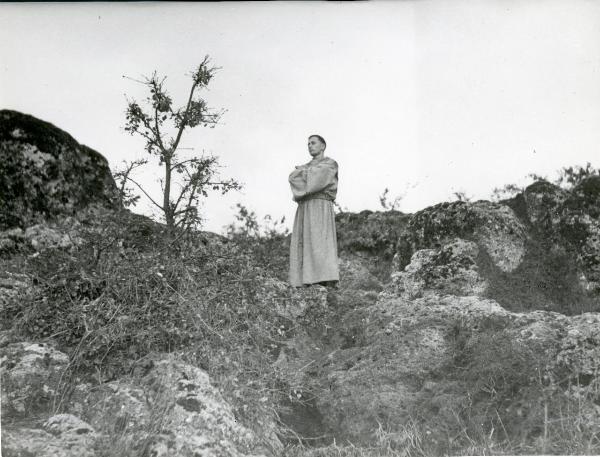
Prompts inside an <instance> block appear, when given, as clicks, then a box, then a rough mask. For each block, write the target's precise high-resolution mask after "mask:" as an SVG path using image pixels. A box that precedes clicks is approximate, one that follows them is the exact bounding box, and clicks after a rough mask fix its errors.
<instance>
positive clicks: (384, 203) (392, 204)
mask: <svg viewBox="0 0 600 457" xmlns="http://www.w3.org/2000/svg"><path fill="white" fill-rule="evenodd" d="M389 191H390V190H389V189H388V188H387V187H386V188H385V189H384V190H383V193H382V194H381V195H380V196H379V204H380V205H381V207H382V208H383V209H385V210H388V211H389V210H392V211H394V210H397V209H398V208H400V203H401V202H402V199H403V198H404V195H397V196H396V197H395V198H394V200H393V201H389V200H388V198H389V197H388V193H389Z"/></svg>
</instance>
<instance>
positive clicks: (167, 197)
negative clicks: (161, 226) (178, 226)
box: [163, 153, 175, 229]
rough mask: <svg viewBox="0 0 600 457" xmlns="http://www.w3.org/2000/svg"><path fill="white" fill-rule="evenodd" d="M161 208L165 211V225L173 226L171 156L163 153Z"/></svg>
mask: <svg viewBox="0 0 600 457" xmlns="http://www.w3.org/2000/svg"><path fill="white" fill-rule="evenodd" d="M163 197H164V200H163V208H164V211H165V220H166V222H167V227H169V228H170V229H172V228H173V227H174V226H175V218H174V215H173V208H171V156H170V155H169V154H168V153H167V154H165V191H164V196H163Z"/></svg>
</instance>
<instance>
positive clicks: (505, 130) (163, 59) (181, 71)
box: [0, 0, 600, 232]
mask: <svg viewBox="0 0 600 457" xmlns="http://www.w3.org/2000/svg"><path fill="white" fill-rule="evenodd" d="M206 54H209V55H210V56H211V58H212V62H213V63H214V64H215V65H217V66H219V67H222V68H221V70H219V72H218V73H217V74H216V76H215V78H214V79H213V81H212V82H211V84H210V90H209V92H206V93H205V94H204V95H205V98H206V99H207V101H208V102H209V105H210V106H213V107H215V108H226V109H227V110H228V111H227V113H226V114H225V116H224V117H223V122H222V124H221V125H219V126H217V127H216V128H215V129H203V128H201V127H199V128H196V129H193V130H191V131H189V132H188V133H187V135H186V136H184V138H183V141H182V146H184V147H190V148H194V150H195V152H196V153H198V154H200V153H202V151H203V150H204V151H206V152H209V153H213V154H216V155H218V156H219V157H220V162H221V164H222V165H223V166H224V168H223V169H222V176H223V177H234V178H236V179H238V180H240V181H242V182H243V183H244V184H245V188H244V190H243V193H237V192H234V193H231V194H229V195H227V196H226V197H222V196H220V195H219V194H215V195H212V196H210V197H209V199H208V200H207V201H206V202H205V204H204V205H203V212H204V213H205V215H206V218H207V221H206V225H205V228H206V229H208V230H213V231H216V232H220V231H221V230H222V228H223V226H224V225H225V224H227V223H229V222H230V221H231V220H232V219H233V215H234V213H235V210H234V208H233V207H234V206H235V204H236V203H237V202H240V203H243V204H244V205H246V206H247V207H249V208H250V209H253V210H255V211H256V212H257V214H258V215H259V216H260V217H262V216H264V215H265V214H271V215H273V216H274V217H281V216H284V215H285V216H286V225H287V227H288V228H291V226H292V222H293V216H294V213H295V209H296V203H294V202H293V201H292V198H291V191H290V189H289V185H288V181H287V178H288V174H289V173H290V172H291V170H293V168H294V165H297V164H300V163H305V162H306V161H308V160H310V156H309V155H308V152H307V149H306V138H307V136H308V135H309V134H312V133H318V134H321V135H322V136H323V137H325V139H326V140H327V144H328V147H327V150H326V152H325V154H326V155H328V156H331V157H333V158H334V159H336V160H337V161H338V163H339V166H340V171H339V179H340V181H339V192H338V203H339V204H340V205H341V206H342V207H343V208H347V209H348V210H349V211H360V210H363V209H371V210H377V209H380V205H379V199H378V196H379V195H380V194H381V193H382V192H383V190H384V188H385V187H389V189H390V194H391V195H392V196H394V195H400V194H403V195H404V198H403V200H402V203H401V206H400V209H401V210H403V211H406V212H413V211H416V210H419V209H421V208H423V207H426V206H428V205H432V204H435V203H438V202H440V201H444V200H448V199H451V198H452V194H453V192H456V191H464V192H466V194H467V195H468V196H471V197H474V198H487V197H489V195H490V194H491V192H492V190H493V189H494V188H495V187H499V186H502V185H504V184H506V183H513V182H516V183H523V182H524V181H523V179H522V178H523V177H524V176H525V175H526V174H528V173H531V172H535V173H537V174H542V175H549V176H553V175H554V172H555V171H556V170H558V169H559V168H561V167H563V166H566V165H572V164H582V165H583V164H585V163H586V162H588V161H590V162H592V164H593V165H595V166H600V148H599V145H600V2H596V1H592V0H590V1H583V0H582V1H577V0H564V1H542V0H540V1H524V0H519V1H509V0H502V1H472V0H471V1H465V2H462V1H441V0H440V1H426V0H422V1H414V2H411V1H406V2H391V1H390V2H384V1H371V2H355V3H338V2H334V3H325V2H279V3H277V2H271V3H257V2H256V3H242V2H239V3H153V2H149V3H143V2H139V3H125V4H123V3H121V4H119V3H81V4H73V3H64V4H58V3H51V4H42V3H30V4H23V3H13V4H10V3H2V4H0V65H1V71H0V107H1V108H8V109H14V110H18V111H22V112H24V113H28V114H32V115H34V116H36V117H38V118H41V119H43V120H46V121H49V122H51V123H53V124H55V125H56V126H58V127H60V128H62V129H64V130H66V131H67V132H69V133H70V134H71V135H72V136H73V137H74V138H75V139H76V140H78V141H79V142H80V143H83V144H86V145H88V146H90V147H92V148H94V149H96V150H97V151H99V152H100V153H102V154H103V155H104V156H105V157H106V158H107V159H108V161H109V163H110V165H111V167H112V168H115V167H118V166H119V164H120V162H121V161H122V160H132V159H136V158H140V157H144V154H145V153H144V150H143V145H144V143H143V141H142V140H140V139H138V138H134V137H131V136H129V135H128V134H127V133H126V132H125V131H124V130H123V126H124V121H125V116H124V112H125V107H126V99H125V94H127V95H128V96H130V97H134V98H136V99H138V100H140V101H141V100H143V99H144V97H145V96H146V95H147V94H146V93H145V92H144V87H143V86H141V85H140V84H138V83H136V82H134V81H132V80H130V79H127V78H123V77H122V75H127V76H129V77H131V78H140V77H141V76H142V75H150V74H151V73H152V72H153V71H154V70H156V71H157V72H158V73H159V74H160V75H164V76H167V80H166V87H167V90H168V91H169V93H170V94H171V95H172V96H173V98H174V101H175V104H176V105H181V104H183V103H184V102H185V99H186V96H187V93H188V91H189V87H190V85H191V84H190V79H189V72H190V71H191V70H193V69H194V68H195V67H196V66H197V65H198V64H199V63H200V61H201V60H202V58H203V57H204V56H205V55H206ZM158 176H159V175H158V167H156V166H153V167H151V168H148V169H147V170H146V171H140V172H139V174H138V178H139V179H140V180H141V181H143V182H144V183H145V185H146V186H147V187H148V188H149V189H150V190H151V191H153V192H154V193H155V195H156V192H160V189H159V187H158V184H157V183H156V181H157V178H158ZM138 211H140V212H144V211H147V208H146V205H141V206H140V207H139V209H138Z"/></svg>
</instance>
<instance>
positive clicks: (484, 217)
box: [394, 200, 527, 272]
mask: <svg viewBox="0 0 600 457" xmlns="http://www.w3.org/2000/svg"><path fill="white" fill-rule="evenodd" d="M455 238H461V239H465V240H469V241H473V242H475V243H477V245H478V246H479V247H480V248H481V249H483V250H484V251H485V252H486V253H487V255H488V256H489V257H490V258H491V259H492V262H493V263H494V265H495V266H496V267H498V268H499V269H500V270H502V271H504V272H510V271H513V270H514V269H515V268H517V267H518V266H519V264H520V263H521V260H522V259H523V256H524V255H525V242H526V239H527V232H526V229H525V226H524V225H523V223H522V222H521V221H519V219H518V218H517V216H516V215H515V213H514V212H513V210H512V209H511V208H509V207H508V206H506V205H503V204H500V203H492V202H488V201H483V200H482V201H478V202H473V203H471V202H463V201H457V202H452V203H447V202H446V203H440V204H438V205H435V206H432V207H429V208H426V209H424V210H422V211H419V212H418V213H415V214H414V215H412V217H411V218H410V222H409V223H408V224H407V226H406V227H405V228H404V230H403V232H402V234H401V235H400V239H399V241H398V252H397V254H396V258H395V264H394V268H395V269H396V270H400V269H402V268H404V267H405V266H406V265H408V263H410V258H411V256H412V254H413V253H414V252H416V251H418V250H421V249H434V248H439V247H441V246H442V245H444V244H446V243H447V242H448V241H450V240H452V239H455Z"/></svg>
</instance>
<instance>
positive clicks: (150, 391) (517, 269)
mask: <svg viewBox="0 0 600 457" xmlns="http://www.w3.org/2000/svg"><path fill="white" fill-rule="evenodd" d="M30 120H31V119H30ZM31 122H32V123H33V124H34V125H35V121H34V120H31ZM37 122H40V125H42V126H45V127H46V128H49V127H48V125H49V124H46V123H42V122H41V121H37ZM0 130H1V131H8V132H14V131H15V127H14V126H11V127H10V128H6V125H2V126H0ZM21 130H22V132H25V129H24V128H22V129H21ZM33 130H35V128H33ZM63 133H64V132H63ZM19 135H24V133H19ZM65 135H66V134H65ZM3 138H4V137H3ZM11 138H12V139H8V140H6V139H3V140H2V144H1V145H0V147H1V148H2V151H3V153H4V151H6V150H7V149H6V147H5V145H4V144H5V143H6V144H9V145H12V146H10V147H11V148H12V147H13V146H14V137H11ZM53 138H57V137H53ZM62 138H63V140H64V141H65V145H63V144H62V143H60V141H59V140H52V141H59V142H58V143H53V144H54V145H55V146H56V148H57V150H61V151H66V150H67V149H68V148H67V146H68V145H72V143H71V140H70V139H69V138H70V137H68V136H63V137H62ZM38 147H39V149H40V150H41V149H42V147H41V146H38ZM11 150H12V149H11ZM71 151H72V152H71V153H72V154H74V156H72V161H73V163H79V162H81V161H83V162H85V160H84V159H80V158H78V154H83V155H86V154H87V153H88V151H87V150H86V149H84V148H81V147H80V148H77V147H74V148H73V149H72V150H71ZM21 162H22V163H23V166H24V167H25V170H26V172H28V173H29V172H31V164H30V163H29V162H27V161H25V162H23V161H21ZM61 163H62V162H61ZM97 163H98V164H99V167H100V168H99V169H98V170H96V171H94V168H93V167H92V166H91V165H89V166H90V167H91V168H90V169H89V172H90V173H92V175H94V176H99V177H102V179H100V178H98V179H99V180H98V181H95V182H96V184H98V185H99V183H100V181H102V182H103V183H106V184H103V185H102V186H101V189H104V190H102V191H97V192H96V194H95V197H94V198H95V201H94V202H92V204H88V202H86V201H83V200H80V201H78V200H77V197H76V195H78V193H79V190H78V191H77V192H75V191H73V192H75V193H74V194H73V195H72V196H71V197H68V196H67V197H65V198H66V199H67V200H68V201H78V203H77V204H76V205H75V206H69V208H68V209H69V210H68V211H66V210H65V208H64V207H62V206H60V205H59V206H56V205H54V206H53V205H52V204H48V203H47V202H46V203H44V205H42V206H40V207H39V208H43V209H41V210H39V213H38V212H36V211H37V209H36V208H38V207H37V206H32V205H29V203H28V201H29V200H28V199H29V198H34V197H29V196H28V195H29V194H23V195H22V203H20V204H19V205H20V206H12V207H11V209H10V211H11V216H10V218H5V219H3V221H5V222H4V223H5V226H4V228H5V230H4V231H3V232H1V233H0V263H1V265H2V268H1V270H0V271H1V273H0V275H1V277H0V316H1V322H2V332H1V333H0V361H1V363H2V448H3V455H6V456H11V455H13V456H24V455H39V456H50V455H65V456H71V455H72V456H75V455H77V456H129V455H139V456H216V455H218V456H259V455H263V456H280V455H288V456H292V457H298V456H306V457H308V456H312V457H317V456H329V455H342V456H380V455H384V456H392V455H402V456H431V455H448V454H452V455H457V454H462V455H472V454H479V455H481V454H488V455H489V454H496V455H497V454H506V453H510V454H535V453H546V454H550V453H559V454H594V453H598V451H600V396H599V394H598V392H599V391H600V390H599V388H600V375H599V373H598V367H599V366H600V263H599V262H600V178H599V177H597V176H596V177H594V176H592V177H589V178H587V179H585V180H583V181H582V182H580V183H579V184H578V185H577V186H575V187H574V188H573V189H570V190H565V189H562V188H559V187H556V186H553V185H551V184H549V183H547V182H537V183H535V184H534V185H532V186H530V187H528V188H527V189H526V190H525V191H524V192H522V193H520V194H519V195H517V196H515V197H514V198H512V199H510V200H506V201H502V202H498V203H493V202H488V201H478V202H452V203H441V204H439V205H435V206H433V207H430V208H426V209H424V210H422V211H420V212H418V213H415V214H403V213H400V212H397V211H390V212H371V211H363V212H361V213H357V214H352V213H342V214H338V215H337V229H338V242H339V248H340V268H341V282H340V288H339V289H338V290H327V289H325V288H323V287H320V286H316V287H310V288H301V289H293V288H290V287H289V286H288V285H287V284H286V283H285V281H283V279H284V278H285V276H286V268H287V264H286V260H287V251H286V249H287V246H288V245H287V239H286V238H285V237H279V238H278V237H274V238H270V239H248V238H243V237H242V238H236V239H226V238H224V237H221V236H218V235H215V234H210V233H195V234H192V235H190V236H185V237H181V238H180V239H179V240H178V241H177V242H175V241H173V240H169V239H166V238H165V233H164V231H163V227H162V226H161V225H160V224H156V223H154V222H152V221H150V220H148V219H146V218H144V217H141V216H136V215H134V214H131V213H129V212H128V211H124V210H122V209H114V208H115V207H114V206H112V204H110V203H109V204H98V202H111V201H113V200H111V199H112V195H113V193H112V192H113V191H112V185H111V184H110V182H111V181H110V179H109V178H108V177H107V175H106V170H105V169H104V168H103V167H105V162H104V161H103V160H100V159H99V160H98V161H97ZM14 166H16V165H14ZM10 170H12V171H10ZM10 170H9V169H8V168H4V169H2V172H3V173H8V172H9V171H10V172H11V173H13V172H16V171H15V170H17V169H15V168H11V169H10ZM23 172H25V171H23ZM40 176H41V175H40ZM13 178H14V179H16V177H13ZM13 178H11V179H13ZM39 179H40V180H41V181H40V182H41V184H40V185H41V186H42V187H43V186H44V185H46V184H44V183H45V181H44V180H43V178H39ZM54 179H57V178H54ZM3 181H4V176H3ZM5 182H8V181H5ZM11 182H13V181H11ZM14 182H16V181H14ZM96 184H94V185H96ZM54 185H55V186H56V183H55V184H54ZM82 185H83V184H82ZM7 189H8V190H7V192H16V191H15V189H16V188H7ZM98 189H100V188H98ZM71 191H72V190H69V188H68V187H67V186H65V187H64V189H63V190H62V191H61V192H65V195H67V194H68V193H69V192H71ZM17 193H18V192H17ZM19 195H21V194H20V193H19ZM32 195H37V194H32ZM35 198H37V197H35ZM69 198H71V200H69ZM18 208H24V209H23V214H22V215H21V216H20V215H19V213H18ZM11 221H12V222H11ZM265 259H267V260H268V261H267V260H265Z"/></svg>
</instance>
